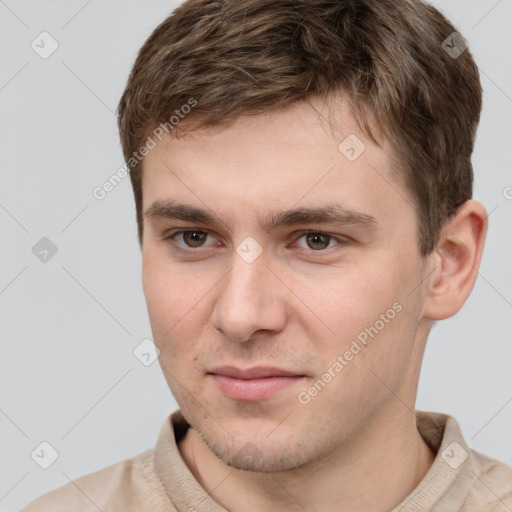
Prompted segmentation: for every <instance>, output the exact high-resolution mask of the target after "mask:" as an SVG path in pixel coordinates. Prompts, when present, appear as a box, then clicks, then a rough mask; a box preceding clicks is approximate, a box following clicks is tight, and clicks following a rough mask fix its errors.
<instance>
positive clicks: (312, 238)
mask: <svg viewBox="0 0 512 512" xmlns="http://www.w3.org/2000/svg"><path fill="white" fill-rule="evenodd" d="M307 238H308V242H313V245H314V244H318V243H319V244H320V245H321V247H318V245H317V247H316V248H317V249H318V248H320V249H325V248H326V247H327V246H328V245H329V243H328V242H327V243H325V241H326V240H327V238H328V237H326V236H325V235H321V234H318V233H311V234H309V235H308V236H307ZM322 239H323V240H324V243H322ZM312 249H314V247H312Z"/></svg>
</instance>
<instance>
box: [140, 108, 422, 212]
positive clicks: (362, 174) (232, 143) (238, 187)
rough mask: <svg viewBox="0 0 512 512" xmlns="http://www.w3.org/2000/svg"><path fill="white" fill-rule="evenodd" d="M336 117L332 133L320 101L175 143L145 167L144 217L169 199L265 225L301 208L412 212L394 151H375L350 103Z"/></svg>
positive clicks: (158, 150)
mask: <svg viewBox="0 0 512 512" xmlns="http://www.w3.org/2000/svg"><path fill="white" fill-rule="evenodd" d="M337 114H338V115H337V122H336V125H335V127H334V131H333V132H332V131H331V127H330V125H329V123H328V117H329V112H328V110H327V106H326V105H325V104H324V103H323V102H322V101H321V100H319V99H314V100H312V101H311V102H309V103H308V102H305V101H302V102H297V103H295V104H293V105H291V106H289V107H287V108H284V109H281V110H277V111H273V112H270V113H267V114H259V115H248V116H242V117H240V118H238V119H237V120H236V121H235V122H234V123H233V124H232V125H230V126H229V127H227V128H226V127H224V128H220V127H214V128H208V129H203V130H199V131H195V132H189V133H186V134H185V135H184V136H183V137H181V138H175V137H171V136H169V135H168V136H166V137H164V139H163V140H162V142H160V143H159V144H157V146H156V147H155V148H154V149H152V150H151V151H150V152H149V154H148V155H147V156H146V157H145V159H144V162H143V179H142V183H143V209H144V211H146V210H147V209H148V208H149V207H150V206H151V205H153V204H154V203H155V202H157V201H164V200H169V199H170V198H172V199H173V200H179V202H180V203H182V204H183V203H187V204H193V205H195V206H197V207H205V206H206V207H207V208H209V209H212V210H214V211H216V212H218V213H219V215H221V214H222V213H225V214H226V215H231V214H232V215H234V216H237V214H238V216H240V213H241V212H253V213H254V212H256V211H257V212H259V218H261V215H262V214H263V213H264V212H265V211H266V210H268V211H275V210H283V209H285V208H286V209H290V208H291V207H292V206H294V205H297V206H311V207H316V206H322V205H325V204H331V205H332V204H339V205H341V206H342V207H344V208H346V209H349V210H353V211H358V210H361V209H364V210H365V211H367V212H368V214H369V215H371V216H373V217H377V214H378V210H381V211H385V210H386V208H388V209H389V208H391V207H393V208H394V209H396V207H397V202H405V204H404V205H403V207H404V208H408V207H409V208H410V207H411V206H412V203H413V201H412V198H411V197H410V195H409V194H408V192H407V191H406V190H405V189H403V187H402V186H401V185H400V184H399V183H397V182H396V178H395V177H394V176H393V172H392V169H391V165H392V164H391V160H392V159H391V153H390V151H391V150H390V148H389V147H388V146H386V145H384V144H383V146H382V147H379V146H377V145H376V144H374V143H373V142H372V141H371V140H370V139H369V138H368V137H367V136H366V135H365V134H364V133H363V132H362V130H361V129H360V128H359V126H358V125H357V122H356V121H355V119H354V117H353V116H352V114H351V112H350V109H349V108H348V106H347V105H346V104H344V103H343V102H340V103H339V105H338V112H337ZM185 121H186V120H185ZM363 207H364V208H363ZM371 210H373V212H374V213H373V214H372V213H370V211H371Z"/></svg>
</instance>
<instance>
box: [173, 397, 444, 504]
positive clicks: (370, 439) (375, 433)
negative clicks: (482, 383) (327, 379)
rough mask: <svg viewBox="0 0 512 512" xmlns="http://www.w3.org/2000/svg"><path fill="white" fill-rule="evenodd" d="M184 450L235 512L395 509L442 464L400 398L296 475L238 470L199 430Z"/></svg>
mask: <svg viewBox="0 0 512 512" xmlns="http://www.w3.org/2000/svg"><path fill="white" fill-rule="evenodd" d="M388 405H389V404H388ZM179 450H180V452H181V455H182V457H183V459H184V461H185V463H186V464H187V466H188V467H189V468H190V470H191V471H192V473H193V474H194V476H195V477H196V479H197V480H198V481H199V483H200V484H201V485H202V486H203V488H204V489H206V490H207V491H208V492H209V493H210V494H211V496H212V498H213V499H215V500H216V501H217V502H218V503H219V504H220V505H222V506H223V507H224V508H226V509H227V510H237V511H243V512H256V511H260V510H272V511H275V512H281V511H282V512H284V511H287V512H290V511H304V510H308V512H320V511H322V512H323V511H325V510H343V511H344V512H356V511H360V510H365V512H385V511H389V510H391V509H393V508H394V507H396V506H397V505H398V504H400V502H402V501H403V500H404V499H405V498H406V497H407V495H408V494H410V493H411V492H412V491H413V490H414V489H415V488H416V487H417V485H418V484H419V483H420V481H421V480H422V479H423V477H424V476H425V474H426V473H427V471H428V470H429V469H430V467H431V465H432V463H433V461H434V458H435V456H434V454H433V453H432V451H431V450H430V448H429V447H428V446H427V444H426V443H425V441H424V440H423V439H422V437H421V436H420V434H419V432H418V430H417V428H416V417H415V415H414V414H413V412H412V411H411V410H409V409H407V408H406V407H404V406H403V404H402V403H400V402H399V401H397V400H394V401H393V404H392V405H391V406H390V407H388V408H385V410H383V411H382V412H381V413H380V414H378V415H377V416H374V417H373V418H372V421H371V422H369V423H368V424H367V425H365V427H364V428H363V429H361V430H360V431H359V432H358V433H357V434H356V435H354V436H353V437H352V438H351V439H350V440H348V441H347V442H346V443H344V445H343V446H340V447H338V449H336V450H335V451H333V452H332V453H331V454H329V456H328V457H324V458H322V459H320V460H317V461H315V462H312V463H310V464H308V465H306V466H302V467H299V468H296V469H294V470H292V471H287V472H281V473H251V472H246V471H240V470H236V469H233V468H231V467H229V466H227V465H226V464H224V463H223V462H222V461H221V460H219V459H217V458H216V457H215V455H214V454H213V453H212V452H211V451H210V450H209V448H208V447H207V445H206V444H205V443H204V441H203V440H202V439H201V438H200V436H199V435H198V434H197V432H196V431H195V430H193V429H189V430H188V432H187V434H186V436H185V437H184V438H183V439H182V440H181V442H180V443H179Z"/></svg>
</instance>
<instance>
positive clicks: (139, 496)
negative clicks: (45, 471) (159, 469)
mask: <svg viewBox="0 0 512 512" xmlns="http://www.w3.org/2000/svg"><path fill="white" fill-rule="evenodd" d="M70 510H73V511H76V512H98V510H102V512H117V511H119V510H123V511H125V512H128V511H130V510H134V511H135V510H137V511H138V512H144V511H145V510H148V511H149V510H152V511H153V510H154V511H160V510H162V511H163V510H168V511H169V512H172V511H173V510H175V509H174V507H173V505H172V503H171V501H170V500H169V498H168V496H167V494H166V492H165V490H164V488H163V486H162V483H161V482H160V479H159V478H158V476H157V475H156V473H155V471H154V466H153V450H152V449H151V450H147V451H145V452H143V453H140V454H139V455H137V456H135V457H132V458H130V459H126V460H123V461H121V462H118V463H116V464H113V465H111V466H108V467H106V468H103V469H101V470H99V471H96V472H94V473H90V474H88V475H84V476H81V477H79V478H77V479H75V480H73V481H71V482H69V483H67V484H65V485H63V486H62V487H59V488H57V489H54V490H52V491H50V492H48V493H47V494H44V495H43V496H40V497H39V498H37V499H35V500H34V501H32V502H30V503H29V504H28V505H27V506H26V507H25V508H24V509H23V510H22V511H21V512H64V511H66V512H69V511H70Z"/></svg>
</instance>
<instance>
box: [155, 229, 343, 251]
mask: <svg viewBox="0 0 512 512" xmlns="http://www.w3.org/2000/svg"><path fill="white" fill-rule="evenodd" d="M184 233H205V234H206V235H210V236H213V235H211V233H209V232H208V231H206V230H204V229H183V230H180V231H176V232H174V233H172V234H171V235H169V236H167V237H165V240H166V241H168V242H169V244H170V245H172V246H173V247H174V248H175V249H177V250H178V251H181V252H184V253H189V254H190V253H192V252H197V250H199V249H203V248H204V247H207V246H200V247H195V248H194V247H188V246H187V247H184V246H183V245H181V244H179V243H178V242H176V241H175V240H174V238H176V237H177V236H179V235H183V234H184ZM310 234H314V235H322V236H324V237H327V238H329V243H330V242H331V241H332V240H334V241H336V242H338V243H337V245H336V246H334V247H337V246H340V245H346V244H348V243H349V240H348V239H347V238H344V237H339V238H338V237H336V236H334V235H331V234H329V233H324V232H323V231H300V232H299V233H298V235H299V237H298V238H297V239H296V241H297V240H300V239H301V238H303V237H305V236H307V235H310ZM300 248H301V249H304V250H306V251H309V252H311V253H316V254H319V253H320V254H321V253H326V252H327V251H328V250H329V249H332V248H333V247H326V248H325V249H318V250H316V251H315V250H314V249H309V248H304V247H300Z"/></svg>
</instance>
